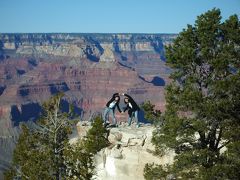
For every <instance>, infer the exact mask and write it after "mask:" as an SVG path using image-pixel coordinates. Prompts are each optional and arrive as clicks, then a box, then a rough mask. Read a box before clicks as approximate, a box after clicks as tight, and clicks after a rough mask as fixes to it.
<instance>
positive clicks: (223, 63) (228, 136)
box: [144, 9, 240, 179]
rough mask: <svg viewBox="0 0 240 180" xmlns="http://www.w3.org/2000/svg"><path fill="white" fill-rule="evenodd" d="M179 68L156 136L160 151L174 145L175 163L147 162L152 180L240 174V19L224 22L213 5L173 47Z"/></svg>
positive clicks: (174, 65)
mask: <svg viewBox="0 0 240 180" xmlns="http://www.w3.org/2000/svg"><path fill="white" fill-rule="evenodd" d="M166 56H167V59H168V61H167V62H168V64H169V65H170V66H171V67H172V68H174V72H173V73H172V75H171V78H172V79H173V82H172V83H171V84H170V85H169V86H168V87H167V89H166V90H167V94H166V100H167V106H166V112H165V114H164V115H163V125H162V127H161V128H160V129H158V130H157V131H155V133H154V134H153V139H152V142H153V143H154V144H155V147H156V150H157V151H158V152H164V151H166V150H167V149H169V148H172V149H174V150H175V152H176V156H175V161H174V164H173V165H171V166H168V167H164V166H160V165H154V164H147V165H146V166H145V170H144V175H145V178H146V179H161V178H166V176H167V175H168V174H175V176H176V177H177V178H182V179H238V178H239V177H240V171H239V167H240V131H239V129H240V22H239V20H238V17H237V16H236V15H234V16H231V17H229V19H227V20H226V21H225V22H222V23H221V16H220V10H218V9H213V10H211V11H208V12H206V13H205V14H203V15H200V16H198V17H197V20H196V23H195V26H191V25H188V26H187V28H186V29H184V30H183V32H181V33H180V34H179V36H178V37H177V38H176V40H175V41H174V43H173V45H171V46H169V47H167V49H166Z"/></svg>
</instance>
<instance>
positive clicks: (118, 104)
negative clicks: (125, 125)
mask: <svg viewBox="0 0 240 180" xmlns="http://www.w3.org/2000/svg"><path fill="white" fill-rule="evenodd" d="M117 108H118V111H119V112H120V113H121V112H122V110H121V109H120V107H119V103H117Z"/></svg>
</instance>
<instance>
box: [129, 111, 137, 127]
mask: <svg viewBox="0 0 240 180" xmlns="http://www.w3.org/2000/svg"><path fill="white" fill-rule="evenodd" d="M133 116H134V117H135V118H136V122H137V125H138V124H139V122H138V111H134V112H132V114H131V116H129V117H128V125H129V126H130V125H131V122H132V119H133Z"/></svg>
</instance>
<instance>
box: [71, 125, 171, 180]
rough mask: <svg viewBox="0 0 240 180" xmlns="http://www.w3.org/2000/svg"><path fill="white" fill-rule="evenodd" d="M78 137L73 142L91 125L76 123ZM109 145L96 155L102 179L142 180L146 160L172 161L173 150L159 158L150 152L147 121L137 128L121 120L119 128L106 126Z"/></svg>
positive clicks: (159, 162)
mask: <svg viewBox="0 0 240 180" xmlns="http://www.w3.org/2000/svg"><path fill="white" fill-rule="evenodd" d="M77 127H78V133H79V134H78V136H76V137H75V138H73V139H72V140H71V141H72V143H74V142H76V140H77V139H78V138H82V137H84V136H85V135H86V132H87V130H88V129H89V128H90V124H87V123H84V122H79V123H78V125H77ZM109 130H110V133H109V136H108V140H109V142H110V143H111V145H110V146H109V147H106V148H104V149H102V150H101V151H100V152H99V153H98V154H97V155H95V165H96V169H95V170H96V176H95V178H96V179H99V180H101V179H104V180H108V179H109V180H122V179H125V180H141V179H144V177H143V169H144V166H145V164H146V163H153V162H154V163H157V164H162V165H166V164H171V163H173V158H174V155H175V153H174V152H173V151H169V152H168V153H167V154H166V155H164V156H162V157H159V156H156V155H154V154H153V152H154V146H153V144H152V143H151V138H152V132H153V130H154V127H153V126H151V125H150V124H141V126H140V127H139V128H136V126H135V124H132V126H130V127H129V126H127V124H125V123H122V124H121V125H120V126H119V127H118V128H111V129H109Z"/></svg>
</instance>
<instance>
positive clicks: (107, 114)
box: [103, 107, 117, 125]
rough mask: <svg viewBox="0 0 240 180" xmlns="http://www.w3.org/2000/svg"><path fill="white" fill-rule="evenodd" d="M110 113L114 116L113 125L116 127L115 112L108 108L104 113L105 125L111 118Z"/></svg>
mask: <svg viewBox="0 0 240 180" xmlns="http://www.w3.org/2000/svg"><path fill="white" fill-rule="evenodd" d="M109 113H110V114H111V115H112V120H113V124H114V125H116V124H117V121H116V118H115V112H114V110H113V109H111V108H108V107H106V108H105V110H104V113H103V119H104V123H106V122H107V120H108V118H109Z"/></svg>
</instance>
